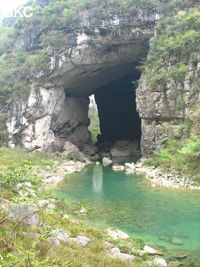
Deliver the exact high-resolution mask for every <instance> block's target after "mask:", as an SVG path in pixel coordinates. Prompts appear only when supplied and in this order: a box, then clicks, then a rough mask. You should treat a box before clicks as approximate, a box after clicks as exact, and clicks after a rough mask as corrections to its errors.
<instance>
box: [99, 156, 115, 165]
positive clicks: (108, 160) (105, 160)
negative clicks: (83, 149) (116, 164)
mask: <svg viewBox="0 0 200 267" xmlns="http://www.w3.org/2000/svg"><path fill="white" fill-rule="evenodd" d="M102 163H103V166H104V167H107V166H109V165H110V164H112V163H113V162H112V160H111V159H109V158H105V157H104V158H103V160H102Z"/></svg>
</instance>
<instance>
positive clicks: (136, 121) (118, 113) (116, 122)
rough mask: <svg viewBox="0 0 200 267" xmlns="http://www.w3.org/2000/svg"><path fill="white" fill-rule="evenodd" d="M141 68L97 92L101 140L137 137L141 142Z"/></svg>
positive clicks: (108, 140) (95, 94)
mask: <svg viewBox="0 0 200 267" xmlns="http://www.w3.org/2000/svg"><path fill="white" fill-rule="evenodd" d="M139 78H140V72H139V71H137V70H135V71H134V74H129V75H126V76H124V77H120V78H119V79H116V80H115V81H112V82H111V83H108V84H106V85H104V86H103V87H101V88H98V89H97V90H95V92H94V96H95V100H96V104H97V109H98V116H99V121H100V133H99V135H98V137H97V141H98V144H99V143H103V142H109V143H111V144H114V143H116V142H117V141H125V140H126V141H133V142H135V143H137V144H138V146H139V144H140V139H141V120H140V117H139V114H138V112H137V110H136V87H137V85H136V83H135V82H134V81H137V80H139Z"/></svg>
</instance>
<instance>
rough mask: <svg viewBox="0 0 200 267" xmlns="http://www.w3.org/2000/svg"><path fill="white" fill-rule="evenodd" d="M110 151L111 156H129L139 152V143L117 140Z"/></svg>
mask: <svg viewBox="0 0 200 267" xmlns="http://www.w3.org/2000/svg"><path fill="white" fill-rule="evenodd" d="M110 152H111V155H112V157H129V156H132V155H135V154H138V153H139V145H138V143H137V142H131V141H126V140H124V141H117V142H116V143H115V144H114V145H113V146H112V147H111V151H110Z"/></svg>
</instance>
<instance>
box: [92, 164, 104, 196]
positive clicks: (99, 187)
mask: <svg viewBox="0 0 200 267" xmlns="http://www.w3.org/2000/svg"><path fill="white" fill-rule="evenodd" d="M92 186H93V190H94V192H95V193H97V194H100V193H101V194H102V193H103V166H94V167H93V170H92Z"/></svg>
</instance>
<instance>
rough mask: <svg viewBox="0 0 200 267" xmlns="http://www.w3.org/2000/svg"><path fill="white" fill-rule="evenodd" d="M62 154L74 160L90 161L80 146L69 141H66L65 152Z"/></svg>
mask: <svg viewBox="0 0 200 267" xmlns="http://www.w3.org/2000/svg"><path fill="white" fill-rule="evenodd" d="M62 155H63V156H65V157H67V158H71V159H74V160H79V161H83V162H87V161H88V159H87V158H86V156H85V155H84V154H83V153H82V152H81V151H80V150H79V149H78V147H77V146H75V145H74V144H72V143H70V142H68V141H67V142H65V145H64V152H63V153H62Z"/></svg>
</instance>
